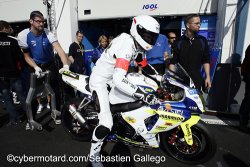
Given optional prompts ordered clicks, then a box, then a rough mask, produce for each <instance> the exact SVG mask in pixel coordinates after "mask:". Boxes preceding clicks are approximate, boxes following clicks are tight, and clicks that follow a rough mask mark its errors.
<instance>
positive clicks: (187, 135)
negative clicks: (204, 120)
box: [181, 115, 201, 146]
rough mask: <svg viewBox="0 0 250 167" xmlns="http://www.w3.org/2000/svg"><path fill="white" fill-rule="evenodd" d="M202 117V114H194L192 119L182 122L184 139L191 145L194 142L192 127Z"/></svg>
mask: <svg viewBox="0 0 250 167" xmlns="http://www.w3.org/2000/svg"><path fill="white" fill-rule="evenodd" d="M200 119H201V117H200V115H192V116H191V118H190V119H188V120H187V121H185V122H183V123H182V124H181V129H182V131H183V133H184V139H185V141H186V142H187V144H188V145H190V146H191V145H192V144H193V137H192V131H191V127H192V126H193V125H195V124H197V123H198V121H199V120H200Z"/></svg>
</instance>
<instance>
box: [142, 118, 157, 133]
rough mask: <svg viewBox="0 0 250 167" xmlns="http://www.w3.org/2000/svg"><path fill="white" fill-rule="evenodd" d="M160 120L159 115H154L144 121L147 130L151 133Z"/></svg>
mask: <svg viewBox="0 0 250 167" xmlns="http://www.w3.org/2000/svg"><path fill="white" fill-rule="evenodd" d="M158 119H159V115H158V114H156V115H153V116H151V117H148V118H147V119H145V120H144V122H145V125H146V127H147V130H148V131H150V130H151V129H152V128H153V127H154V125H155V124H156V122H157V121H158Z"/></svg>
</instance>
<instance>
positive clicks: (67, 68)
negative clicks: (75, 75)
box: [59, 64, 69, 74]
mask: <svg viewBox="0 0 250 167" xmlns="http://www.w3.org/2000/svg"><path fill="white" fill-rule="evenodd" d="M64 71H69V65H67V64H66V65H63V67H62V68H61V69H60V70H59V73H60V74H62V73H63V72H64Z"/></svg>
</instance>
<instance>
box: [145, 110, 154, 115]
mask: <svg viewBox="0 0 250 167" xmlns="http://www.w3.org/2000/svg"><path fill="white" fill-rule="evenodd" d="M145 112H146V113H149V114H152V115H153V114H156V112H155V110H152V109H149V110H146V111H145Z"/></svg>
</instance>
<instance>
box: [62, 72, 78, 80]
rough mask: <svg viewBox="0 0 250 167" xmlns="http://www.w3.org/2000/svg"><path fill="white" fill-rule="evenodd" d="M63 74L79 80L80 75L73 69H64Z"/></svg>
mask: <svg viewBox="0 0 250 167" xmlns="http://www.w3.org/2000/svg"><path fill="white" fill-rule="evenodd" d="M63 75H66V76H68V77H70V78H74V79H77V80H79V75H78V74H76V73H73V72H71V71H64V72H63Z"/></svg>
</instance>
